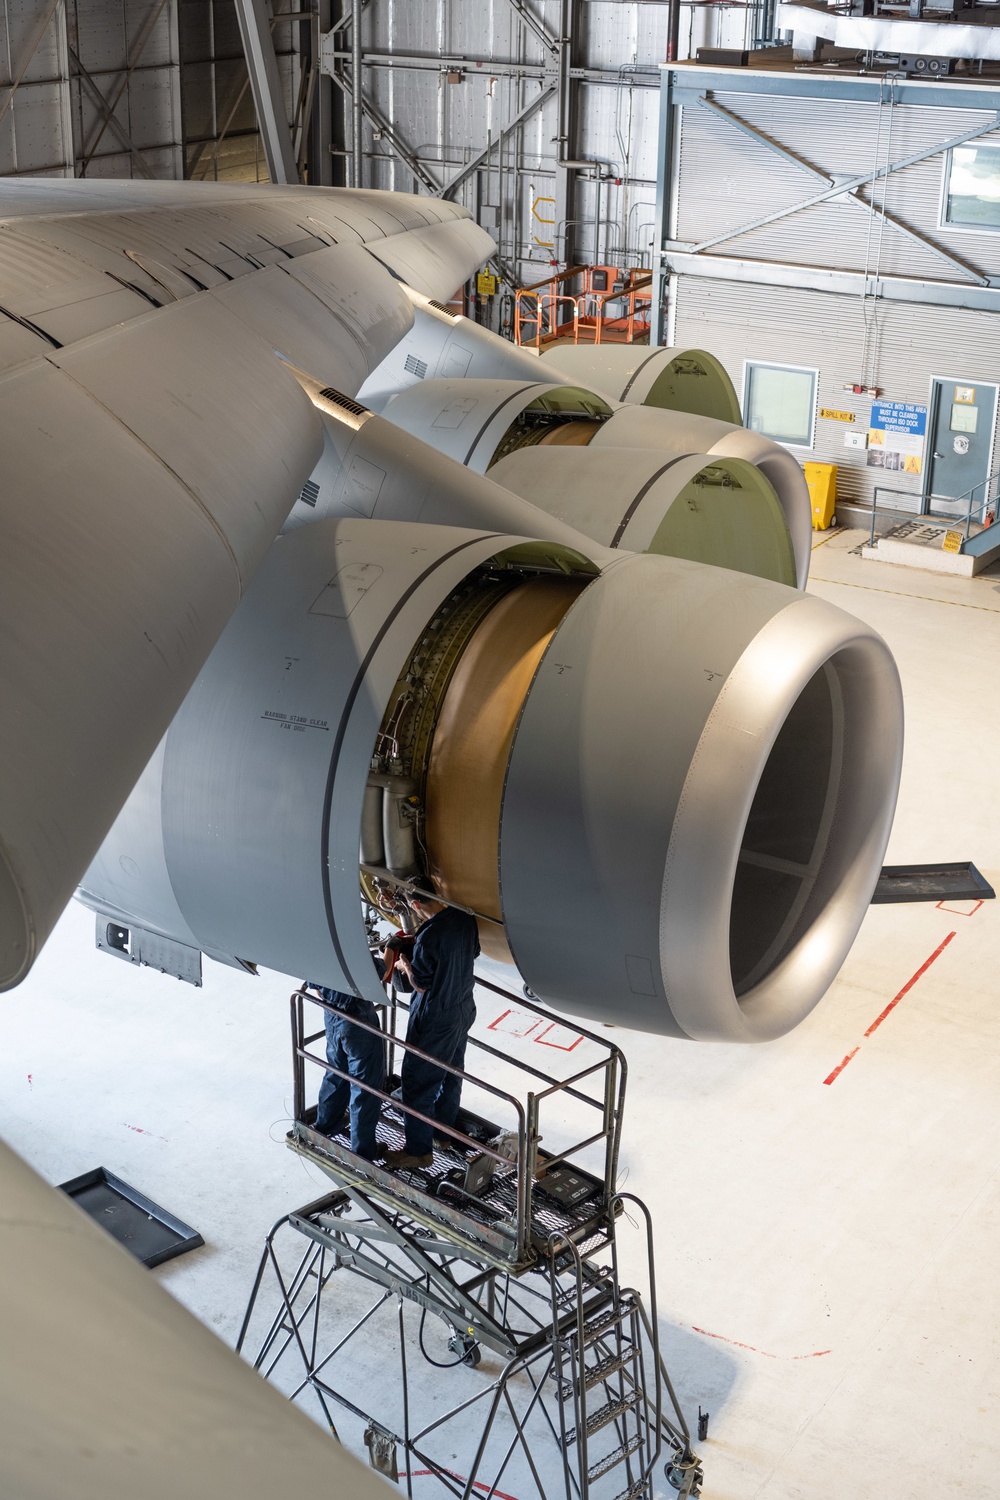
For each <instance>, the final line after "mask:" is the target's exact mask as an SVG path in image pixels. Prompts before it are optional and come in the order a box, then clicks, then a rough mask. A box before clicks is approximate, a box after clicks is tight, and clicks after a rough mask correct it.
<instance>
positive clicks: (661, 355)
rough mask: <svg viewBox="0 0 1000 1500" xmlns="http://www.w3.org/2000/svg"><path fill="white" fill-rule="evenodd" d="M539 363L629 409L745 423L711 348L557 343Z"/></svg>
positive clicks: (720, 365) (728, 379) (737, 402)
mask: <svg viewBox="0 0 1000 1500" xmlns="http://www.w3.org/2000/svg"><path fill="white" fill-rule="evenodd" d="M541 362H542V364H543V365H547V366H549V367H550V368H551V370H552V373H553V375H558V376H559V377H560V378H562V379H564V380H578V381H580V383H581V385H587V386H592V387H593V388H594V389H595V390H598V391H601V392H603V394H604V395H606V396H609V397H610V398H611V399H612V400H614V401H625V402H627V403H628V404H629V405H630V406H658V407H663V408H665V409H666V410H668V411H687V412H691V413H692V414H693V415H695V416H699V417H715V418H717V419H718V420H719V421H722V422H735V423H740V422H741V421H742V415H741V413H740V403H739V398H738V396H737V395H736V391H735V390H734V388H733V382H732V381H731V380H730V378H729V376H728V374H727V373H726V370H725V368H724V366H723V365H722V364H721V362H720V361H719V360H717V359H716V357H715V355H714V354H709V352H708V350H707V349H663V348H658V347H655V346H654V347H653V348H650V347H649V345H648V344H559V345H557V346H554V347H552V348H549V349H546V350H545V351H544V352H543V354H542V361H541ZM443 373H444V372H443V371H442V374H443ZM536 378H537V377H536Z"/></svg>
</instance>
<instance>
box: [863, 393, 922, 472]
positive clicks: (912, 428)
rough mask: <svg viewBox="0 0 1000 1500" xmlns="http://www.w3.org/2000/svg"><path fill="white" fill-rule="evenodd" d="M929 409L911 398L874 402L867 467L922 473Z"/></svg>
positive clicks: (870, 423)
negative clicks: (913, 401)
mask: <svg viewBox="0 0 1000 1500" xmlns="http://www.w3.org/2000/svg"><path fill="white" fill-rule="evenodd" d="M926 436H927V408H926V406H914V404H913V403H912V402H911V401H873V402H872V414H871V421H870V422H869V424H868V467H869V468H870V469H890V470H895V471H896V472H897V473H903V474H919V473H920V472H921V470H922V469H923V464H924V439H925V438H926Z"/></svg>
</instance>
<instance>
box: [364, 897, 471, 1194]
mask: <svg viewBox="0 0 1000 1500" xmlns="http://www.w3.org/2000/svg"><path fill="white" fill-rule="evenodd" d="M410 905H411V907H412V908H413V912H414V914H415V916H416V917H417V918H418V919H419V921H420V923H421V925H420V927H418V929H417V934H416V940H415V942H414V944H413V953H412V955H411V957H410V958H409V960H407V959H405V958H402V957H401V958H400V959H399V960H398V964H399V965H400V966H401V967H402V968H403V971H404V973H405V974H406V976H407V978H408V979H409V980H410V982H411V983H412V985H413V992H414V993H413V1000H412V1001H411V1004H410V1020H409V1025H408V1026H407V1028H406V1040H407V1041H408V1042H409V1043H410V1044H411V1045H412V1046H414V1047H419V1048H420V1050H421V1052H427V1053H429V1054H430V1056H431V1057H435V1058H438V1059H439V1060H440V1061H441V1062H442V1063H446V1064H447V1065H448V1066H449V1067H451V1068H464V1067H465V1046H466V1043H467V1041H468V1039H469V1031H470V1030H471V1027H472V1023H473V1021H474V1020H475V1019H476V1006H475V1001H474V1000H473V998H472V991H473V984H474V976H473V965H474V964H475V961H476V959H477V958H478V956H479V930H478V928H477V926H476V919H475V917H472V916H470V915H469V913H468V912H464V911H458V910H457V909H456V908H455V907H454V906H445V905H444V904H443V903H442V902H440V901H434V900H431V899H430V897H426V896H411V897H410ZM401 1072H402V1100H403V1104H404V1105H407V1106H409V1108H411V1109H418V1110H419V1111H420V1113H421V1114H423V1115H428V1116H430V1118H431V1119H432V1120H436V1121H437V1122H438V1123H439V1124H441V1125H451V1126H454V1124H455V1120H456V1119H457V1117H458V1107H459V1103H460V1102H461V1097H462V1080H461V1079H460V1078H455V1077H454V1075H453V1074H451V1073H446V1072H445V1070H444V1068H439V1067H435V1065H434V1063H432V1062H425V1061H424V1060H423V1058H420V1057H414V1055H413V1053H412V1052H407V1053H406V1054H405V1056H404V1058H403V1066H402V1070H401ZM433 1160H434V1126H433V1125H425V1124H424V1122H423V1120H417V1119H414V1117H413V1116H412V1115H407V1116H406V1144H405V1146H404V1148H403V1150H402V1151H390V1152H388V1153H387V1154H386V1161H387V1162H388V1163H389V1165H390V1166H391V1167H396V1168H403V1169H408V1168H413V1167H429V1166H430V1165H431V1164H432V1162H433Z"/></svg>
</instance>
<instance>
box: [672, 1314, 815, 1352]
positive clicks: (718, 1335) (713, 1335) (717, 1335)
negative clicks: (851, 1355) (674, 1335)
mask: <svg viewBox="0 0 1000 1500" xmlns="http://www.w3.org/2000/svg"><path fill="white" fill-rule="evenodd" d="M691 1328H692V1329H693V1331H694V1332H695V1333H701V1334H703V1335H704V1336H705V1338H707V1339H719V1340H720V1341H721V1342H722V1343H723V1344H732V1345H733V1347H734V1349H749V1351H750V1353H751V1354H762V1355H763V1356H764V1358H765V1359H822V1357H823V1355H824V1354H832V1353H833V1350H832V1349H813V1350H812V1351H811V1353H809V1354H772V1353H771V1351H770V1350H769V1349H758V1348H756V1347H755V1346H754V1345H753V1344H743V1343H741V1342H740V1340H739V1339H727V1338H726V1335H725V1334H724V1333H711V1332H710V1331H709V1330H708V1329H707V1328H698V1327H697V1326H696V1325H695V1324H694V1323H692V1324H691Z"/></svg>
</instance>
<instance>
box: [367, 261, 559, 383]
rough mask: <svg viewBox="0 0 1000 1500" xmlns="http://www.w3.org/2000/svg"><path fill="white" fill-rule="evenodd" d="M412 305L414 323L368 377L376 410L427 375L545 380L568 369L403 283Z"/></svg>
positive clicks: (432, 376) (431, 376) (436, 376)
mask: <svg viewBox="0 0 1000 1500" xmlns="http://www.w3.org/2000/svg"><path fill="white" fill-rule="evenodd" d="M404 290H405V291H406V294H407V296H408V297H409V298H410V301H411V303H412V305H413V326H412V328H411V329H410V331H409V333H407V334H406V335H405V336H404V337H403V338H402V339H400V341H399V343H398V344H396V346H395V348H394V349H393V350H392V351H391V352H390V353H389V354H388V355H387V356H386V358H385V359H384V360H383V362H382V364H381V365H380V366H379V368H378V369H377V370H375V371H374V373H373V374H372V376H371V377H370V379H368V380H366V381H365V383H364V385H363V386H362V387H361V389H360V391H359V392H358V397H359V399H360V400H361V401H364V402H365V403H366V404H367V405H368V406H370V407H371V408H372V409H373V410H374V411H382V410H384V408H385V404H386V402H387V401H388V400H389V399H390V398H391V397H392V396H395V395H397V394H398V392H400V391H404V390H406V389H407V388H408V387H409V386H411V385H416V384H417V383H418V382H419V381H421V380H427V379H432V380H433V379H436V378H441V379H449V378H452V379H454V378H455V377H461V378H462V379H475V378H477V377H479V378H488V379H494V380H521V381H525V380H527V381H534V382H537V381H539V380H545V379H546V378H548V379H549V380H551V382H552V383H553V384H554V385H556V384H561V383H562V381H563V374H562V372H561V371H560V370H558V369H556V368H555V367H554V365H553V364H552V362H551V361H549V360H546V361H545V362H544V363H543V362H542V361H541V360H539V359H538V358H537V356H535V355H533V354H529V353H527V352H526V351H525V350H524V349H519V348H518V346H517V345H516V344H512V343H511V342H510V341H509V340H508V339H503V338H500V337H498V335H497V334H495V333H493V332H492V331H491V330H490V329H488V328H483V327H482V325H481V324H479V323H473V322H472V320H471V319H470V318H465V317H462V316H461V315H460V314H457V313H452V312H450V311H448V310H446V309H444V308H442V307H439V306H437V305H435V304H434V303H433V302H432V301H431V300H430V298H428V297H424V296H421V294H420V293H419V292H415V291H414V290H413V289H412V287H407V288H404Z"/></svg>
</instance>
